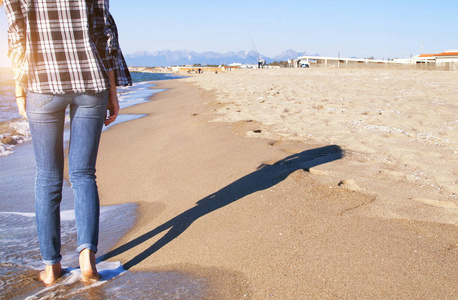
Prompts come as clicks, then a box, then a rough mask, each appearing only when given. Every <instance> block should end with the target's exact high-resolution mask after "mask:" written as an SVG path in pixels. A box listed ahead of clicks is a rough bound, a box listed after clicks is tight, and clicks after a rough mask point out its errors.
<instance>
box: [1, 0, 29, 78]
mask: <svg viewBox="0 0 458 300" xmlns="http://www.w3.org/2000/svg"><path fill="white" fill-rule="evenodd" d="M4 4H5V13H6V18H7V20H8V57H9V58H11V61H12V66H13V71H14V74H15V80H16V81H17V82H19V83H20V84H22V85H26V84H27V69H28V63H27V57H26V32H27V27H26V26H27V22H26V16H27V14H26V9H25V6H24V5H23V3H22V1H21V0H5V1H4Z"/></svg>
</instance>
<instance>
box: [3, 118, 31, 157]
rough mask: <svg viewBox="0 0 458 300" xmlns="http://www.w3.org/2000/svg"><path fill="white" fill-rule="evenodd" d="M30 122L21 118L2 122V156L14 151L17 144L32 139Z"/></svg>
mask: <svg viewBox="0 0 458 300" xmlns="http://www.w3.org/2000/svg"><path fill="white" fill-rule="evenodd" d="M30 140H31V136H30V131H29V123H28V122H27V120H25V119H22V118H19V119H13V120H10V121H4V122H1V123H0V156H5V155H8V154H11V153H13V152H14V151H13V149H14V147H15V146H16V145H17V144H22V143H24V142H27V141H30Z"/></svg>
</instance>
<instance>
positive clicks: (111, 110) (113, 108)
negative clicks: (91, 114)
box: [105, 87, 119, 126]
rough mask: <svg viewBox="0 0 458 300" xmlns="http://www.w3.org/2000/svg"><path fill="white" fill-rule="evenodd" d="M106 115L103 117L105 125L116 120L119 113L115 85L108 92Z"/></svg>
mask: <svg viewBox="0 0 458 300" xmlns="http://www.w3.org/2000/svg"><path fill="white" fill-rule="evenodd" d="M107 110H108V112H107V117H106V119H105V126H108V125H110V124H111V123H113V122H114V121H115V120H116V117H117V116H118V113H119V101H118V93H117V92H116V87H115V88H114V89H113V88H111V89H110V93H109V96H108V107H107Z"/></svg>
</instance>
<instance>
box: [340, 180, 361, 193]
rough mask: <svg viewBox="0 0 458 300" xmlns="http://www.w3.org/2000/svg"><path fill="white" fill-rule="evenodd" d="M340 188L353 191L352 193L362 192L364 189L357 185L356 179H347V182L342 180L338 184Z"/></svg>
mask: <svg viewBox="0 0 458 300" xmlns="http://www.w3.org/2000/svg"><path fill="white" fill-rule="evenodd" d="M338 185H339V186H341V187H344V188H346V189H348V190H351V191H361V190H362V188H360V187H359V186H358V185H357V184H356V181H355V180H354V179H346V180H342V181H340V182H339V183H338Z"/></svg>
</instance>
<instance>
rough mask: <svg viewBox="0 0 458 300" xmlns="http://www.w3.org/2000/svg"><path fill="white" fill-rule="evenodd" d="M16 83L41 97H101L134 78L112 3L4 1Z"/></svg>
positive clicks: (103, 0) (105, 0)
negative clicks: (95, 94)
mask: <svg viewBox="0 0 458 300" xmlns="http://www.w3.org/2000/svg"><path fill="white" fill-rule="evenodd" d="M4 4H5V12H6V17H7V19H8V23H9V27H8V56H9V57H10V58H11V59H12V62H13V70H14V71H15V74H16V77H15V79H16V80H17V81H18V82H19V83H20V84H21V85H23V86H24V87H26V88H28V89H29V90H30V91H32V92H35V93H44V94H46V93H51V94H65V93H85V92H101V91H103V90H106V89H108V88H109V87H110V83H109V79H108V74H107V72H108V71H112V70H113V71H114V72H115V78H116V85H118V86H120V85H123V86H125V85H130V84H132V79H131V77H130V73H129V70H128V68H127V65H126V62H125V60H124V57H123V55H122V52H121V49H120V48H119V44H118V39H117V35H118V33H117V29H116V24H115V23H114V20H113V18H112V17H111V15H110V13H109V11H108V9H109V0H4Z"/></svg>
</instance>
